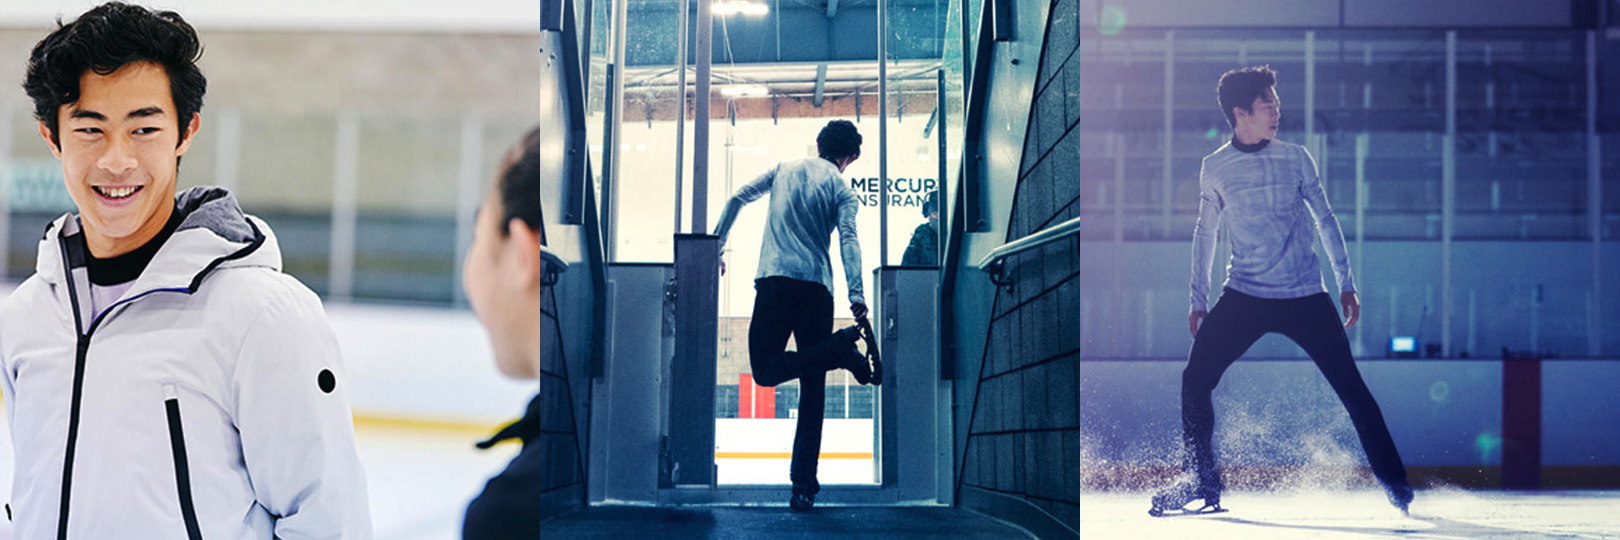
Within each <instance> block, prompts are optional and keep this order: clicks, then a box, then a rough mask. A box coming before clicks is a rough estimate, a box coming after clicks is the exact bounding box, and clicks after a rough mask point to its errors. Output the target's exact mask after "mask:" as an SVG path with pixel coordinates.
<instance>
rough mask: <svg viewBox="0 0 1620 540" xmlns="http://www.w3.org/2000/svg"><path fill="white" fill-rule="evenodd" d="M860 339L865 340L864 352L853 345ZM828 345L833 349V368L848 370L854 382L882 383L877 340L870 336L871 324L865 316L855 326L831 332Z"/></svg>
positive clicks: (881, 366) (881, 363)
mask: <svg viewBox="0 0 1620 540" xmlns="http://www.w3.org/2000/svg"><path fill="white" fill-rule="evenodd" d="M862 340H864V341H865V342H866V353H865V354H862V353H861V351H860V349H859V348H857V347H856V346H855V342H856V341H862ZM828 345H829V347H830V348H831V350H832V351H833V353H832V354H833V361H832V367H833V368H834V369H847V370H849V373H850V375H852V376H854V377H855V382H858V383H861V384H870V385H874V386H875V385H880V384H883V362H882V361H881V360H879V359H878V352H877V340H876V339H874V338H873V337H872V325H871V323H870V322H868V321H867V319H866V318H865V317H862V318H860V319H858V320H857V321H856V325H855V326H850V327H846V328H841V329H839V330H838V331H836V332H833V335H832V338H831V340H830V342H829V344H828Z"/></svg>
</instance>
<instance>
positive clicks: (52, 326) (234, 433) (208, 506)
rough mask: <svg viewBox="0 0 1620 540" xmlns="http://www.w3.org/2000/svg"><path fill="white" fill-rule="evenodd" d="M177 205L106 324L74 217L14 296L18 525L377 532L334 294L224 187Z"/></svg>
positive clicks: (43, 529) (1, 358)
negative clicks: (335, 329) (316, 288)
mask: <svg viewBox="0 0 1620 540" xmlns="http://www.w3.org/2000/svg"><path fill="white" fill-rule="evenodd" d="M176 211H177V212H182V213H184V215H185V218H184V219H183V221H182V222H181V224H180V226H179V228H178V229H177V230H176V231H175V232H174V234H173V236H171V237H170V238H169V240H168V241H167V242H165V243H164V245H163V247H162V248H161V249H160V250H159V251H158V252H157V254H156V255H155V256H154V257H153V258H152V261H151V263H150V264H149V265H148V266H147V268H146V270H145V271H144V272H142V273H141V275H140V277H139V278H137V279H136V280H135V283H134V285H133V286H132V287H131V288H130V289H129V290H128V291H127V292H126V293H125V294H124V295H123V296H122V297H121V298H120V299H119V300H118V302H117V303H116V304H113V305H112V306H111V307H110V308H109V309H106V310H104V311H103V314H102V316H101V317H100V318H99V319H96V318H92V314H91V312H90V302H89V299H90V294H89V286H88V285H89V277H88V275H87V274H86V270H85V267H84V260H85V258H86V255H87V254H88V251H87V250H86V249H85V247H84V235H83V234H82V232H81V231H80V230H79V225H78V220H77V218H76V216H74V215H72V214H69V215H65V216H63V217H62V218H60V219H57V220H56V221H55V222H53V223H52V224H51V225H50V227H49V228H48V229H47V230H46V233H45V238H44V239H43V240H41V241H40V244H39V262H38V265H37V267H36V273H35V274H34V275H33V276H32V277H30V278H28V280H27V281H25V282H23V284H22V285H21V286H19V287H18V288H17V290H16V291H15V292H13V293H12V294H11V295H10V296H9V297H7V298H6V300H5V302H4V305H0V367H3V368H4V369H3V370H0V371H3V372H4V376H3V377H0V380H3V385H4V386H3V390H4V392H5V394H4V395H5V399H6V402H7V403H6V416H7V419H8V420H9V422H10V426H11V437H12V444H13V445H14V446H15V455H16V463H15V474H14V477H13V478H14V483H13V486H12V499H11V504H10V508H9V510H10V514H12V516H13V526H14V529H13V530H14V535H15V538H19V539H49V538H64V537H65V538H70V539H74V540H79V539H114V538H116V539H148V538H150V539H192V540H195V539H197V538H204V539H208V540H225V539H232V540H236V539H264V540H268V539H271V538H273V537H274V538H281V539H283V540H296V539H304V538H344V539H367V538H370V536H371V519H370V516H369V509H368V503H367V500H366V486H365V473H364V471H362V470H361V467H360V461H359V456H358V454H357V453H356V451H355V445H354V426H353V419H352V417H351V416H350V412H349V392H348V390H349V389H350V387H349V385H348V383H349V378H348V372H347V370H346V369H345V366H344V365H343V361H342V358H340V355H339V354H338V345H337V340H336V337H335V336H334V334H333V333H332V329H331V328H330V327H329V326H328V324H327V321H326V316H325V313H324V311H323V310H322V308H321V303H320V299H319V298H317V297H316V296H315V294H314V293H312V292H310V290H309V289H308V288H305V287H304V286H303V284H301V283H299V282H298V281H297V280H296V279H294V278H292V277H291V276H288V275H286V274H283V273H281V251H280V249H279V248H278V247H277V244H276V239H275V237H274V236H273V235H271V232H270V229H269V227H267V226H266V225H265V224H264V222H263V221H260V220H258V219H257V218H252V217H248V216H245V215H243V214H242V211H241V209H240V208H239V207H238V206H237V204H236V200H235V199H234V198H233V197H231V196H230V194H229V193H227V192H226V191H225V190H223V189H219V188H195V189H191V190H188V191H186V192H184V193H181V194H179V196H177V197H176ZM69 268H71V270H68V269H69ZM64 479H66V480H67V482H68V484H67V485H68V489H64V485H63V484H64ZM64 511H65V512H67V515H66V516H63V515H62V512H64ZM62 526H65V527H66V531H61V530H60V529H59V527H62ZM64 532H65V536H64Z"/></svg>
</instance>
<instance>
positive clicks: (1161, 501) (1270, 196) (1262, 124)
mask: <svg viewBox="0 0 1620 540" xmlns="http://www.w3.org/2000/svg"><path fill="white" fill-rule="evenodd" d="M1276 84H1277V76H1276V73H1275V72H1273V71H1272V70H1271V68H1270V67H1268V66H1259V67H1247V68H1242V69H1235V70H1232V71H1228V72H1226V73H1225V74H1223V75H1221V80H1220V83H1219V85H1218V87H1217V90H1216V92H1217V94H1218V95H1219V101H1220V106H1221V111H1222V112H1224V113H1225V114H1226V121H1227V122H1228V123H1230V124H1231V125H1232V128H1233V136H1232V141H1231V142H1230V143H1228V144H1225V145H1222V146H1221V147H1220V149H1218V150H1216V151H1215V152H1214V153H1212V154H1210V155H1209V156H1206V157H1205V158H1204V162H1203V167H1202V169H1201V170H1200V172H1199V175H1198V176H1199V177H1198V184H1199V197H1200V200H1199V203H1198V222H1197V224H1196V225H1195V226H1194V227H1193V265H1192V298H1191V300H1192V310H1191V313H1190V314H1189V315H1188V316H1187V327H1188V330H1189V331H1191V332H1192V334H1193V346H1192V353H1191V354H1190V356H1189V358H1188V360H1187V369H1186V370H1185V371H1183V372H1182V376H1181V423H1182V429H1183V435H1182V441H1183V444H1184V445H1185V448H1184V455H1183V460H1184V461H1183V463H1182V469H1183V474H1182V476H1181V478H1180V479H1178V480H1177V481H1176V482H1175V484H1173V485H1171V486H1169V487H1166V488H1164V489H1162V490H1160V491H1159V492H1158V493H1157V494H1155V495H1154V496H1153V509H1152V510H1151V511H1150V512H1149V513H1150V514H1152V515H1155V516H1159V515H1163V514H1164V512H1165V511H1166V510H1171V511H1175V510H1180V509H1183V508H1184V507H1186V506H1187V504H1188V503H1190V502H1192V501H1194V500H1202V501H1203V503H1204V507H1203V508H1201V509H1199V510H1198V511H1208V510H1209V509H1214V510H1216V511H1218V510H1219V509H1220V498H1221V491H1222V489H1223V484H1222V482H1221V478H1220V475H1219V473H1217V472H1216V469H1215V453H1214V449H1213V448H1212V447H1211V441H1210V439H1211V438H1212V435H1213V433H1214V428H1215V411H1214V407H1213V405H1212V404H1211V402H1210V393H1211V392H1213V391H1214V390H1215V385H1216V384H1218V383H1219V382H1220V380H1221V374H1222V373H1223V372H1225V371H1226V368H1227V367H1228V366H1231V365H1232V362H1233V361H1235V360H1237V359H1238V357H1239V356H1242V355H1243V353H1244V351H1247V350H1248V349H1249V346H1251V345H1253V344H1254V342H1255V341H1256V340H1259V339H1260V336H1263V335H1265V334H1267V333H1270V332H1276V333H1279V334H1282V335H1284V336H1287V337H1288V339H1291V340H1293V341H1294V343H1297V344H1299V346H1300V347H1301V348H1303V349H1305V352H1306V353H1307V354H1309V355H1310V357H1311V360H1312V361H1314V362H1316V367H1317V369H1320V370H1321V371H1322V375H1323V376H1325V377H1326V378H1327V381H1328V384H1329V385H1331V386H1332V387H1333V391H1334V392H1335V393H1337V394H1338V396H1339V400H1340V401H1341V402H1343V403H1344V407H1345V409H1346V410H1348V411H1349V413H1350V421H1351V422H1352V423H1354V424H1355V426H1356V434H1357V435H1358V436H1360V437H1361V445H1362V447H1363V448H1364V449H1365V450H1366V453H1367V461H1368V462H1369V463H1370V464H1371V465H1372V470H1373V475H1374V476H1376V477H1377V478H1378V481H1379V482H1380V483H1382V484H1383V486H1384V490H1385V492H1386V493H1387V494H1388V496H1389V501H1390V504H1393V505H1394V506H1395V507H1396V508H1398V509H1400V510H1401V511H1402V512H1405V511H1406V509H1407V505H1408V504H1409V503H1411V501H1412V488H1411V487H1410V486H1408V485H1407V482H1406V468H1405V466H1403V465H1402V464H1401V456H1400V453H1399V452H1398V451H1396V449H1395V442H1394V441H1393V440H1392V439H1390V436H1389V429H1388V428H1387V427H1386V426H1385V425H1384V416H1383V413H1382V412H1380V411H1379V409H1378V403H1377V402H1376V401H1374V400H1373V396H1372V393H1371V392H1368V391H1367V385H1366V384H1365V383H1364V382H1363V381H1362V380H1361V373H1360V372H1359V371H1357V370H1356V364H1355V359H1354V358H1353V357H1351V354H1350V341H1349V339H1348V338H1347V337H1346V336H1345V332H1344V329H1345V328H1349V327H1351V326H1354V325H1355V324H1356V320H1357V319H1358V318H1360V314H1361V306H1360V304H1359V303H1358V302H1357V301H1356V289H1355V282H1354V280H1353V279H1352V276H1351V275H1350V260H1349V257H1348V256H1347V255H1346V253H1345V247H1344V234H1343V233H1342V232H1341V231H1340V230H1339V222H1338V220H1336V219H1334V217H1333V210H1332V209H1331V208H1328V202H1327V194H1326V193H1325V192H1324V191H1323V189H1322V181H1321V178H1320V177H1319V176H1318V175H1317V171H1316V162H1315V161H1313V160H1312V159H1311V156H1310V154H1309V153H1306V151H1305V148H1304V147H1302V146H1300V145H1297V144H1291V143H1286V142H1282V141H1275V140H1272V138H1273V137H1276V135H1277V125H1278V121H1279V120H1280V118H1281V116H1282V115H1281V112H1280V110H1281V104H1280V103H1279V102H1278V100H1277V92H1276V89H1275V88H1274V87H1275V86H1276ZM1223 215H1224V216H1225V217H1226V231H1227V236H1228V238H1229V239H1230V240H1231V247H1232V258H1231V261H1230V262H1229V263H1228V264H1227V279H1226V285H1225V289H1224V290H1223V291H1222V292H1221V297H1220V301H1219V302H1218V303H1216V305H1215V309H1214V310H1208V308H1207V297H1208V291H1209V272H1210V264H1211V263H1212V262H1213V260H1214V258H1215V230H1216V227H1217V226H1218V225H1219V224H1220V222H1221V217H1222V216H1223ZM1313 222H1314V224H1315V228H1316V233H1317V234H1318V235H1320V236H1321V238H1322V246H1323V248H1325V249H1324V251H1326V252H1327V254H1328V257H1329V258H1330V259H1331V262H1332V263H1333V275H1334V277H1335V278H1336V279H1337V281H1338V282H1339V303H1340V304H1341V305H1342V306H1343V308H1344V316H1345V318H1346V320H1345V321H1343V325H1342V326H1341V325H1340V320H1339V316H1338V313H1337V312H1335V310H1334V307H1333V300H1332V299H1331V298H1330V297H1329V296H1328V294H1327V292H1326V287H1324V286H1323V283H1322V278H1321V270H1320V269H1319V267H1318V263H1317V260H1316V253H1315V252H1313V251H1311V244H1312V243H1313V242H1314V239H1313V238H1312V237H1311V225H1312V223H1313Z"/></svg>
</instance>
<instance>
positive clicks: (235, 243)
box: [34, 187, 281, 291]
mask: <svg viewBox="0 0 1620 540" xmlns="http://www.w3.org/2000/svg"><path fill="white" fill-rule="evenodd" d="M174 206H175V208H174V211H175V212H177V213H179V214H180V215H181V216H183V217H182V219H181V221H180V226H179V227H177V228H176V229H175V232H174V234H173V235H172V236H170V237H169V240H168V241H167V242H164V244H163V246H162V247H160V248H158V251H157V254H156V255H154V256H153V257H152V262H151V263H150V264H148V265H147V267H146V270H144V271H142V272H141V275H140V277H139V278H136V279H135V284H134V285H133V286H132V287H131V290H132V291H144V290H153V289H186V290H189V291H195V290H196V289H197V287H199V286H200V285H201V284H202V280H203V277H204V276H206V275H207V274H208V273H209V272H211V271H213V270H215V269H223V268H239V267H251V266H260V267H265V268H269V269H272V270H276V271H280V270H281V248H280V246H278V245H277V243H276V238H275V235H274V234H273V233H272V232H271V231H270V227H269V226H268V225H266V224H265V223H264V222H263V221H261V220H259V219H258V218H256V217H253V216H249V215H247V214H244V213H242V207H241V206H240V205H238V204H237V202H236V197H235V196H233V195H231V193H230V192H229V191H227V190H225V189H224V188H219V187H195V188H191V189H188V190H185V191H183V192H181V193H179V194H176V195H175V200H174ZM64 249H65V251H64ZM88 258H89V250H88V248H86V247H85V242H84V232H83V230H82V229H81V228H80V225H79V216H78V215H77V214H74V213H68V214H64V215H62V217H59V218H57V219H56V220H55V221H53V222H51V224H50V225H49V226H47V227H46V229H45V237H44V238H43V239H41V240H40V242H39V260H38V262H36V263H35V268H34V269H35V271H36V272H38V274H39V276H40V278H41V279H43V280H45V282H47V283H50V284H52V285H60V284H62V283H63V281H64V280H63V277H64V276H65V275H66V271H65V267H64V265H63V263H64V262H65V263H67V264H68V266H70V267H72V268H79V267H81V266H83V265H84V264H85V261H86V260H88Z"/></svg>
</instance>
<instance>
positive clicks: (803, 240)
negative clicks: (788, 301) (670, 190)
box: [714, 157, 866, 303]
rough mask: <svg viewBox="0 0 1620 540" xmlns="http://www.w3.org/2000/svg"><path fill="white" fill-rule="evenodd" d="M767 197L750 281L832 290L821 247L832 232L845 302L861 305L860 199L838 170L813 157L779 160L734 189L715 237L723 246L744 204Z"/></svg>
mask: <svg viewBox="0 0 1620 540" xmlns="http://www.w3.org/2000/svg"><path fill="white" fill-rule="evenodd" d="M767 193H769V194H770V196H771V202H770V205H771V215H770V217H769V218H767V220H766V223H765V241H764V242H763V243H762V244H761V245H760V248H759V273H758V274H757V275H756V276H755V278H756V279H759V278H766V277H771V276H783V277H788V278H793V279H797V280H800V281H809V282H811V283H820V284H822V285H824V286H826V287H827V291H828V292H832V290H833V278H832V259H831V258H830V257H829V256H828V254H827V244H828V242H829V239H830V238H831V236H832V233H833V230H834V229H837V231H838V245H839V249H840V252H841V254H842V255H843V261H844V279H845V280H846V281H847V282H848V283H849V301H850V302H852V303H865V302H866V296H865V295H864V294H863V288H862V284H861V245H860V242H859V240H858V238H857V237H856V236H855V214H856V212H858V211H860V208H861V203H860V200H859V199H857V198H856V197H855V193H854V192H852V191H850V189H849V185H848V184H846V183H845V182H844V177H843V174H842V173H839V172H838V166H837V165H833V164H832V162H830V161H827V160H825V159H821V158H819V157H815V158H803V159H794V160H789V161H784V162H782V163H780V164H777V165H776V166H775V167H772V168H771V169H770V170H768V171H765V173H764V174H761V175H759V177H758V178H755V179H754V181H752V182H749V183H748V184H746V185H744V186H743V187H742V188H740V189H738V190H737V193H736V194H735V195H732V196H731V199H730V200H728V201H726V209H725V211H723V212H722V213H721V214H720V221H719V223H718V224H716V226H715V233H714V234H716V235H718V236H719V237H720V244H721V245H725V243H726V238H727V237H728V236H729V235H730V233H731V224H732V222H734V221H736V219H737V212H739V211H741V210H742V208H743V206H744V205H747V204H748V203H751V202H754V201H756V200H759V198H760V197H763V196H765V194H767Z"/></svg>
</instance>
